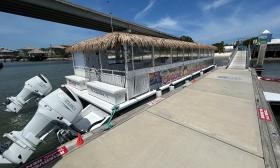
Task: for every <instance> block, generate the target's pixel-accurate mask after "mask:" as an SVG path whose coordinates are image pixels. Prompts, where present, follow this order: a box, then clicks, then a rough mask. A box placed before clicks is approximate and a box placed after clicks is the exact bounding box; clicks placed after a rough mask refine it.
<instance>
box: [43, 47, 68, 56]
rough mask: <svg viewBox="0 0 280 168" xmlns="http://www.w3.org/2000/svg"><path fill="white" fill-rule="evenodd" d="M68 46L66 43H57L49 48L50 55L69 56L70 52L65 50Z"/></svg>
mask: <svg viewBox="0 0 280 168" xmlns="http://www.w3.org/2000/svg"><path fill="white" fill-rule="evenodd" d="M67 47H68V46H66V45H55V46H50V47H49V48H48V56H49V57H68V56H69V53H66V52H65V50H66V48H67Z"/></svg>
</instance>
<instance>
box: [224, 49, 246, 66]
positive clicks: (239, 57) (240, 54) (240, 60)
mask: <svg viewBox="0 0 280 168" xmlns="http://www.w3.org/2000/svg"><path fill="white" fill-rule="evenodd" d="M228 68H229V69H246V51H237V52H236V54H235V56H234V57H233V59H232V61H231V63H230V65H229V67H228Z"/></svg>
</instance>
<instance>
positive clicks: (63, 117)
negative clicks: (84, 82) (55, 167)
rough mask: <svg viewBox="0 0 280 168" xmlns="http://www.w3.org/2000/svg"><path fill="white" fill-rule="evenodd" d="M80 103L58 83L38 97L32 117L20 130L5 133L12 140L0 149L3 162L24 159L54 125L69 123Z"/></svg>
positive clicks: (0, 159)
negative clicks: (47, 92)
mask: <svg viewBox="0 0 280 168" xmlns="http://www.w3.org/2000/svg"><path fill="white" fill-rule="evenodd" d="M82 109H83V107H82V103H81V102H80V100H79V98H78V97H77V96H76V95H75V94H73V93H72V92H71V91H70V90H69V89H68V88H67V87H61V88H59V89H57V90H55V91H53V92H52V93H51V94H49V95H48V96H46V97H45V98H43V99H41V100H40V101H39V106H38V109H37V111H36V113H35V115H34V117H33V118H32V119H31V120H30V122H29V123H28V124H27V125H26V126H25V128H24V129H23V130H22V131H12V132H10V133H6V134H4V137H7V138H9V139H10V140H11V141H12V142H13V143H11V144H10V145H7V147H6V149H5V150H3V149H2V152H1V153H0V154H1V155H0V164H1V162H2V163H16V164H21V163H25V162H26V161H27V159H28V158H29V157H30V156H31V154H32V153H33V152H34V151H35V149H36V147H37V146H38V145H39V143H40V142H42V140H43V139H44V138H45V137H46V136H47V135H48V134H49V133H50V132H51V131H52V130H53V129H54V128H55V127H57V126H70V127H71V125H72V123H71V122H72V121H73V120H74V119H75V117H76V116H77V115H78V114H79V113H80V112H81V111H82ZM0 151H1V150H0Z"/></svg>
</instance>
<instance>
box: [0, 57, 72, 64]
mask: <svg viewBox="0 0 280 168" xmlns="http://www.w3.org/2000/svg"><path fill="white" fill-rule="evenodd" d="M48 61H72V57H70V58H47V59H45V60H42V61H29V60H19V61H13V60H11V59H6V60H5V61H4V59H0V62H2V63H4V64H5V63H13V62H17V63H24V62H48Z"/></svg>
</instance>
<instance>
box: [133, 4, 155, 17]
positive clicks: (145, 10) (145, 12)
mask: <svg viewBox="0 0 280 168" xmlns="http://www.w3.org/2000/svg"><path fill="white" fill-rule="evenodd" d="M154 4H155V0H150V1H149V4H148V5H147V6H146V7H145V8H144V9H143V10H141V11H139V12H138V13H137V14H136V15H135V17H134V20H137V19H140V18H142V17H144V16H145V15H147V13H148V12H149V10H150V9H151V8H152V7H153V6H154Z"/></svg>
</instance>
